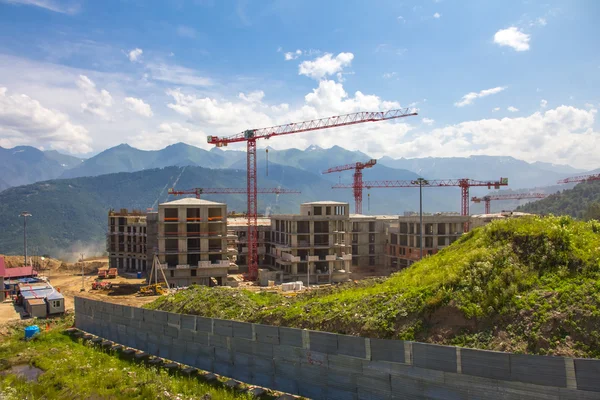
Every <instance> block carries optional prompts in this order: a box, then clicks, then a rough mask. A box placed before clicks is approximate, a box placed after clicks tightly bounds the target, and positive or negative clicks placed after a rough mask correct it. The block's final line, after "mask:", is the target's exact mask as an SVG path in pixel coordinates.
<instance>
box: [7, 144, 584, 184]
mask: <svg viewBox="0 0 600 400" xmlns="http://www.w3.org/2000/svg"><path fill="white" fill-rule="evenodd" d="M245 155H246V153H245V152H244V151H236V150H222V149H221V148H217V147H215V148H213V149H211V150H210V151H208V150H204V149H201V148H198V147H195V146H191V145H188V144H185V143H176V144H173V145H170V146H167V147H165V148H164V149H161V150H151V151H147V150H139V149H136V148H134V147H131V146H129V145H127V144H121V145H118V146H115V147H112V148H109V149H107V150H105V151H103V152H101V153H98V154H97V155H95V156H93V157H91V158H88V159H85V160H84V159H80V158H76V157H72V156H69V155H64V154H61V153H58V152H56V151H40V150H38V149H36V148H34V147H29V146H19V147H15V148H12V149H4V148H1V147H0V190H3V189H6V188H7V187H10V186H18V185H23V184H28V183H34V182H39V181H43V180H48V179H57V178H61V179H66V178H77V177H84V176H99V175H104V174H111V173H118V172H136V171H142V170H147V169H154V168H164V167H168V166H199V167H204V168H215V169H224V168H230V169H246V157H245ZM267 157H268V161H269V163H275V164H280V165H285V166H290V167H294V168H297V169H300V170H305V171H309V172H312V173H315V174H321V172H322V171H324V170H326V169H328V168H330V167H333V166H338V165H344V164H352V163H355V162H357V161H363V162H364V161H368V160H369V159H371V157H369V156H368V155H367V154H365V153H363V152H360V151H350V150H346V149H344V148H342V147H340V146H333V147H331V148H329V149H323V148H320V147H318V146H314V145H313V146H310V147H308V148H307V149H305V150H299V149H287V150H274V149H268V153H267V150H266V149H260V150H259V151H258V152H257V162H258V166H259V168H264V169H265V171H266V170H267V168H268V166H267V162H266V161H267ZM408 171H410V173H409V172H408ZM583 172H585V171H584V170H581V169H576V168H573V167H571V166H569V165H557V164H550V163H544V162H535V163H527V162H525V161H522V160H518V159H515V158H513V157H508V156H471V157H438V158H432V157H427V158H412V159H406V158H398V159H393V158H391V157H387V156H385V157H382V158H381V159H379V160H378V161H377V165H375V166H374V167H373V168H371V169H367V170H365V171H364V172H363V179H364V180H365V181H369V180H388V179H411V178H412V177H415V176H417V175H418V176H423V177H425V178H428V179H444V178H471V179H477V180H491V179H499V178H500V177H508V178H509V184H510V187H512V188H531V187H539V186H547V185H552V184H555V183H556V181H557V180H558V179H561V178H564V177H566V176H570V175H574V174H579V173H583ZM403 177H405V178H403ZM323 178H325V179H326V180H329V181H332V182H351V179H352V171H348V172H340V173H334V174H327V175H323Z"/></svg>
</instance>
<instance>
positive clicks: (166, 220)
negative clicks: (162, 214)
mask: <svg viewBox="0 0 600 400" xmlns="http://www.w3.org/2000/svg"><path fill="white" fill-rule="evenodd" d="M163 222H179V217H169V218H165V219H164V221H163Z"/></svg>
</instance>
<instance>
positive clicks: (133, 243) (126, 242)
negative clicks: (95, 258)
mask: <svg viewBox="0 0 600 400" xmlns="http://www.w3.org/2000/svg"><path fill="white" fill-rule="evenodd" d="M146 245H147V241H146V214H145V213H143V212H142V211H139V210H132V211H131V212H130V211H128V210H127V209H126V208H123V209H121V210H120V211H118V212H117V211H114V210H110V211H109V212H108V233H107V234H106V250H107V252H108V257H109V265H110V268H118V269H119V271H145V270H146V269H147V267H148V261H147V260H148V259H147V254H146V250H147V247H146Z"/></svg>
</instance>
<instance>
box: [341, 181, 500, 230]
mask: <svg viewBox="0 0 600 400" xmlns="http://www.w3.org/2000/svg"><path fill="white" fill-rule="evenodd" d="M422 185H423V186H425V187H427V186H458V187H460V189H461V202H460V215H469V188H470V187H472V186H487V188H488V189H491V188H492V187H493V188H494V189H500V186H507V185H508V178H500V180H497V181H476V180H473V179H468V178H461V179H433V180H427V181H425V183H424V184H422ZM362 187H363V188H366V189H372V188H408V187H419V182H418V181H416V180H415V181H403V180H398V181H365V182H363V183H362ZM332 188H333V189H348V188H354V186H353V184H342V183H339V184H337V185H334V186H332ZM464 231H465V232H468V231H469V224H468V223H467V222H465V224H464Z"/></svg>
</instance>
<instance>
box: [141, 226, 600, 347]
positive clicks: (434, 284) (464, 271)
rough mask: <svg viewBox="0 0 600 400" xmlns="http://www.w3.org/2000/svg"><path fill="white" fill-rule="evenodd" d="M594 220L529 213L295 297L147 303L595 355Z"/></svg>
mask: <svg viewBox="0 0 600 400" xmlns="http://www.w3.org/2000/svg"><path fill="white" fill-rule="evenodd" d="M599 249H600V223H598V222H597V221H591V222H580V221H574V220H572V219H571V218H570V217H527V218H521V219H512V220H506V221H497V222H494V223H492V224H490V225H487V226H485V227H483V228H480V229H476V230H474V231H472V232H470V233H469V234H467V235H464V236H463V237H462V238H461V239H460V240H458V241H457V242H455V243H454V244H453V245H451V246H449V247H448V248H446V249H444V250H443V251H441V252H440V253H438V254H437V255H435V256H432V257H428V258H426V259H425V260H423V261H421V262H419V263H416V264H414V265H413V266H411V267H409V268H407V269H405V270H403V271H401V272H399V273H396V274H394V275H392V276H391V277H389V278H387V279H379V280H368V281H362V282H357V283H350V284H345V285H340V286H338V287H332V288H329V289H323V290H318V291H315V292H312V293H310V294H305V295H300V296H298V297H296V298H283V297H281V296H279V295H277V294H267V293H251V292H248V291H238V290H231V289H226V288H216V289H215V288H213V289H211V288H205V287H194V288H191V289H189V290H186V291H182V292H179V293H177V294H175V295H174V296H168V297H162V298H159V299H157V300H156V301H155V302H153V303H151V304H150V305H149V306H148V307H151V308H155V309H161V310H167V311H176V312H183V313H189V314H198V315H203V316H209V317H218V318H229V319H236V320H244V321H251V322H261V323H267V324H276V325H283V326H292V327H299V328H309V329H316V330H324V331H331V332H339V333H345V334H352V335H363V336H369V337H380V338H397V339H409V340H417V341H425V342H434V343H442V344H454V345H461V346H468V347H476V348H483V349H493V350H503V351H514V352H524V353H533V354H557V355H567V354H568V355H577V356H594V357H598V356H600V309H599V305H600V291H599V289H600V280H599V279H600V250H599Z"/></svg>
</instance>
